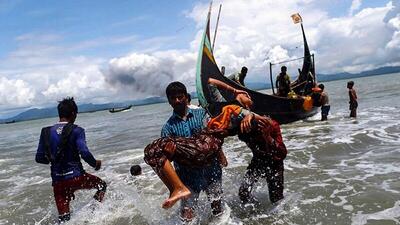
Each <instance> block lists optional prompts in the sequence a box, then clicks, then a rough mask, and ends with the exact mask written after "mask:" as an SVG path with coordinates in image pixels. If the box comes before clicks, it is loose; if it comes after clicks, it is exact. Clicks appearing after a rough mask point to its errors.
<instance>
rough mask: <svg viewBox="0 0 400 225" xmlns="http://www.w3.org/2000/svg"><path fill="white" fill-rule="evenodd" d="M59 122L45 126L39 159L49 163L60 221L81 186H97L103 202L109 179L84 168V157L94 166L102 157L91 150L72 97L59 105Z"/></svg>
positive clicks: (99, 162)
mask: <svg viewBox="0 0 400 225" xmlns="http://www.w3.org/2000/svg"><path fill="white" fill-rule="evenodd" d="M57 109H58V115H59V118H60V120H59V122H58V123H56V124H54V125H53V126H50V127H45V128H42V131H41V134H40V140H39V145H38V149H37V152H36V158H35V160H36V162H37V163H41V164H50V165H51V167H50V170H51V178H52V186H53V192H54V198H55V201H56V205H57V210H58V213H59V222H64V221H68V220H69V219H70V208H69V204H70V201H71V200H72V199H75V195H74V192H75V191H77V190H80V189H97V192H96V194H95V195H94V196H93V198H95V199H96V200H97V201H99V202H102V201H103V198H104V194H105V192H106V188H107V185H106V182H104V181H103V180H102V179H100V178H98V177H97V176H94V175H91V174H89V173H87V172H85V170H84V169H83V166H82V163H81V157H82V159H83V160H85V162H87V163H88V164H89V165H90V166H91V167H93V168H94V169H95V170H99V169H100V168H101V161H100V160H96V159H95V158H94V157H93V155H92V154H91V153H90V151H89V149H88V147H87V145H86V138H85V130H84V129H83V128H81V127H79V126H77V125H75V124H74V122H75V119H76V117H77V114H78V107H77V105H76V103H75V101H74V99H73V98H65V99H63V100H62V101H60V102H59V104H58V106H57Z"/></svg>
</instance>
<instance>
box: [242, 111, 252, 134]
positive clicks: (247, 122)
mask: <svg viewBox="0 0 400 225" xmlns="http://www.w3.org/2000/svg"><path fill="white" fill-rule="evenodd" d="M253 117H254V114H253V113H251V114H249V115H246V116H245V117H244V118H243V120H242V122H241V123H240V131H241V132H242V133H249V132H250V130H251V121H252V120H253Z"/></svg>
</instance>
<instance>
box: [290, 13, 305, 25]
mask: <svg viewBox="0 0 400 225" xmlns="http://www.w3.org/2000/svg"><path fill="white" fill-rule="evenodd" d="M291 17H292V20H293V23H294V24H296V23H302V22H303V19H302V18H301V16H300V14H299V13H295V14H293V15H292V16H291Z"/></svg>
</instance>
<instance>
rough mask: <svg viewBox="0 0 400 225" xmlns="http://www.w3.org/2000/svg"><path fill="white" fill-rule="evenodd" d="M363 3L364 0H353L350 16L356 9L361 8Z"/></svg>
mask: <svg viewBox="0 0 400 225" xmlns="http://www.w3.org/2000/svg"><path fill="white" fill-rule="evenodd" d="M361 3H362V0H353V1H352V2H351V6H350V10H349V16H352V15H353V13H354V11H356V10H358V9H360V7H361Z"/></svg>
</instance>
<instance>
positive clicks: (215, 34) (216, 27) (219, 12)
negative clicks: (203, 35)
mask: <svg viewBox="0 0 400 225" xmlns="http://www.w3.org/2000/svg"><path fill="white" fill-rule="evenodd" d="M221 7H222V4H219V11H218V17H217V24H216V25H215V31H214V38H213V43H212V46H211V51H212V52H214V44H215V37H216V36H217V30H218V23H219V15H220V14H221Z"/></svg>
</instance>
